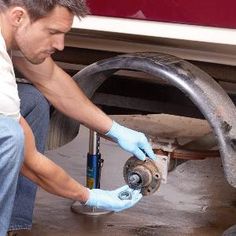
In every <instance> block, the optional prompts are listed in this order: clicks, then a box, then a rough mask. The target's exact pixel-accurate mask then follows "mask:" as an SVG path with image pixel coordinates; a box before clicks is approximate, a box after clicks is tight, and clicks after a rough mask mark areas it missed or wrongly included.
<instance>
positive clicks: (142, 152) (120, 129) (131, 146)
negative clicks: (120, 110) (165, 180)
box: [106, 121, 157, 161]
mask: <svg viewBox="0 0 236 236" xmlns="http://www.w3.org/2000/svg"><path fill="white" fill-rule="evenodd" d="M106 136H107V137H110V138H112V139H113V140H114V141H115V142H117V143H118V144H119V145H120V147H121V148H123V149H124V150H126V151H128V152H131V153H132V154H133V155H135V156H136V157H137V158H138V159H140V160H142V161H144V160H145V159H146V155H147V156H148V157H149V158H150V159H152V160H156V159H157V157H156V156H155V154H154V152H153V150H152V148H151V146H150V144H149V143H148V140H147V138H146V136H145V135H144V134H143V133H140V132H137V131H135V130H132V129H129V128H126V127H124V126H121V125H119V124H118V123H116V122H115V121H113V124H112V127H111V129H110V130H109V131H108V132H107V133H106Z"/></svg>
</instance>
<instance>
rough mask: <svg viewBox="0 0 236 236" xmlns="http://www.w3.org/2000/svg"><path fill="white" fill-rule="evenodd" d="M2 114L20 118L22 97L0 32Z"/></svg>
mask: <svg viewBox="0 0 236 236" xmlns="http://www.w3.org/2000/svg"><path fill="white" fill-rule="evenodd" d="M0 115H5V116H9V117H12V118H14V119H16V120H18V121H19V119H20V99H19V95H18V90H17V84H16V77H15V73H14V69H13V64H12V61H11V58H10V56H9V54H8V53H7V49H6V43H5V40H4V38H3V37H2V34H1V32H0Z"/></svg>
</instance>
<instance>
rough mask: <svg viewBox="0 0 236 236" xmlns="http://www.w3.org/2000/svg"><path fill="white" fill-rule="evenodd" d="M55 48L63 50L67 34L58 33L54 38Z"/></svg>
mask: <svg viewBox="0 0 236 236" xmlns="http://www.w3.org/2000/svg"><path fill="white" fill-rule="evenodd" d="M52 46H53V48H55V49H57V50H59V51H62V50H63V49H64V47H65V36H64V35H56V36H55V37H54V40H53V45H52Z"/></svg>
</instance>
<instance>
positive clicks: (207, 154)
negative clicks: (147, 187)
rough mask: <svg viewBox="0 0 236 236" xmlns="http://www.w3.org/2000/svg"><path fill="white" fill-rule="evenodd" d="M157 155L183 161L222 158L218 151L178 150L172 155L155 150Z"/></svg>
mask: <svg viewBox="0 0 236 236" xmlns="http://www.w3.org/2000/svg"><path fill="white" fill-rule="evenodd" d="M153 151H154V153H155V154H158V155H161V156H168V155H170V158H172V159H183V160H202V159H206V158H217V157H220V153H219V151H218V150H186V149H181V148H177V149H175V150H173V151H172V152H171V153H170V152H166V151H163V150H161V149H154V150H153Z"/></svg>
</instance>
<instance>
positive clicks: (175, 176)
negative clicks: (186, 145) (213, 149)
mask: <svg viewBox="0 0 236 236" xmlns="http://www.w3.org/2000/svg"><path fill="white" fill-rule="evenodd" d="M136 118H137V117H136ZM119 119H121V118H119ZM119 119H118V120H119ZM148 119H149V122H148V123H149V124H153V125H154V123H153V122H152V119H151V120H150V117H149V118H148ZM155 119H157V120H158V119H159V120H158V124H159V127H158V125H157V124H156V126H155V127H156V128H155V130H156V132H157V133H158V132H165V133H166V132H167V131H168V129H169V130H172V131H171V132H172V136H173V134H174V133H173V128H174V129H175V130H177V131H178V130H179V131H178V132H177V131H176V133H178V134H180V133H181V132H182V133H181V134H180V136H184V138H186V137H187V136H188V137H190V136H193V134H192V133H193V132H194V130H195V131H196V132H199V130H202V131H201V132H202V134H204V133H207V132H209V127H208V125H207V124H206V123H205V122H202V121H198V120H196V122H195V123H192V119H189V120H187V121H186V120H185V122H187V123H188V124H185V123H184V122H179V123H178V122H177V121H179V119H176V122H171V123H172V127H171V125H170V123H169V122H167V123H168V124H169V126H170V127H169V128H168V127H167V126H166V127H165V122H166V120H167V117H161V121H160V117H156V118H155ZM121 120H123V121H125V120H126V123H131V124H135V126H136V128H138V127H137V126H138V125H139V124H140V123H139V122H138V121H137V120H136V121H135V122H133V121H134V120H132V119H131V120H130V119H127V117H126V118H125V119H124V118H122V119H121ZM140 122H141V121H140ZM142 122H143V121H142ZM142 122H141V123H142ZM190 123H191V125H190ZM181 124H182V125H183V127H184V128H185V131H184V128H183V127H182V128H181V127H180V126H181ZM160 125H161V126H160ZM195 125H197V128H196V127H195ZM142 127H146V128H147V129H148V126H147V125H146V126H142ZM186 127H187V128H186ZM149 128H150V127H149ZM158 128H159V129H158ZM150 130H152V131H153V128H152V127H151V128H150ZM160 130H161V131H160ZM196 132H195V135H196V136H199V135H200V134H196ZM167 133H168V132H167ZM87 151H88V130H87V129H86V128H81V130H80V134H79V136H78V137H77V138H76V139H75V140H73V141H72V142H71V143H69V144H67V145H66V146H64V147H62V148H59V149H56V150H54V151H49V152H48V153H47V156H48V157H50V158H51V159H53V160H54V161H55V162H56V163H58V164H59V165H61V166H63V167H64V168H65V169H66V170H67V171H68V172H69V173H70V174H71V175H72V176H74V177H75V178H76V179H77V180H79V181H80V182H82V183H85V171H86V169H85V165H86V155H87ZM101 153H102V157H103V159H104V160H105V164H104V167H103V172H102V181H101V185H102V188H103V189H114V188H116V187H119V186H121V185H123V184H124V180H123V177H122V169H123V165H124V163H125V161H126V160H127V158H128V157H129V156H130V155H129V154H128V153H126V152H124V151H122V150H121V149H120V148H119V147H117V146H116V145H115V144H113V143H111V142H109V141H106V140H103V139H102V140H101ZM71 204H72V201H70V200H67V199H63V198H60V197H56V196H53V195H50V194H48V193H46V192H44V191H43V190H41V189H40V190H39V191H38V194H37V204H36V208H35V217H34V225H33V230H32V232H31V233H30V235H31V236H55V235H56V236H64V235H68V236H69V235H70V236H77V235H80V236H83V235H96V236H99V235H102V236H111V235H113V236H116V235H122V236H130V235H137V236H149V235H150V236H151V235H155V236H169V235H170V236H178V235H180V236H185V235H186V236H187V235H188V236H190V235H191V236H195V235H198V236H199V235H201V236H217V235H221V234H222V232H223V231H224V230H225V229H227V228H228V227H230V226H231V225H233V224H236V189H233V188H232V187H230V186H229V185H228V184H227V183H226V181H225V179H224V175H223V171H222V166H221V162H220V159H207V160H201V161H188V162H185V163H184V164H182V165H180V166H178V167H177V168H176V169H175V170H174V171H173V172H171V173H170V174H169V176H168V183H167V184H165V185H164V184H162V185H161V187H160V189H159V191H158V192H156V193H155V194H154V195H152V196H149V197H144V198H143V199H142V200H141V201H140V202H139V203H138V204H137V205H136V206H135V207H133V208H132V209H129V210H126V211H123V212H120V213H115V214H113V213H111V214H108V215H104V216H97V217H94V216H93V217H92V216H84V215H81V214H75V213H73V212H72V211H71V210H70V207H71ZM27 235H28V234H27Z"/></svg>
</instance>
